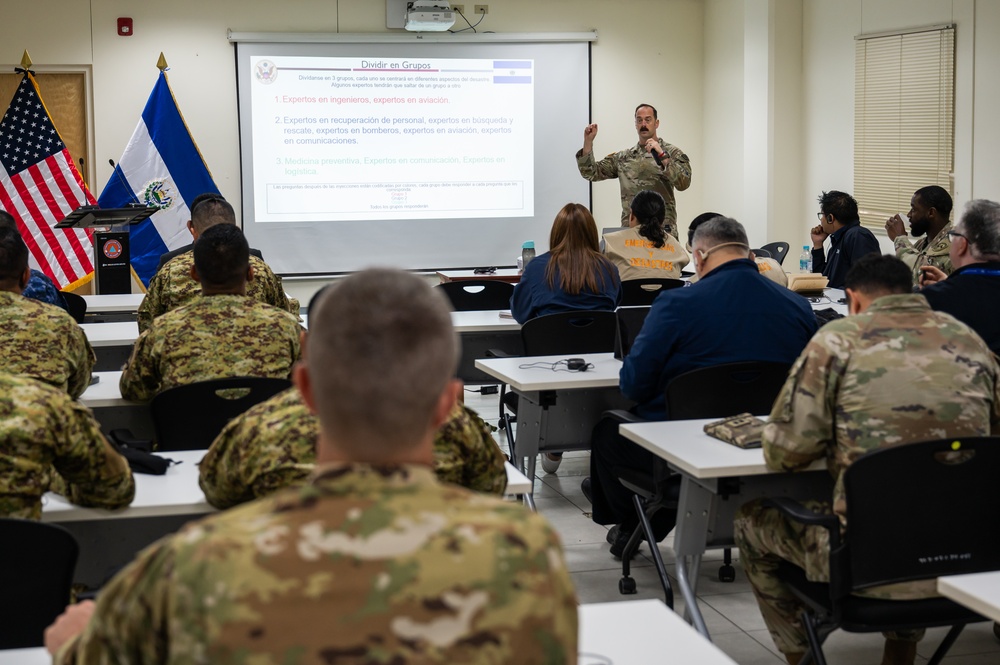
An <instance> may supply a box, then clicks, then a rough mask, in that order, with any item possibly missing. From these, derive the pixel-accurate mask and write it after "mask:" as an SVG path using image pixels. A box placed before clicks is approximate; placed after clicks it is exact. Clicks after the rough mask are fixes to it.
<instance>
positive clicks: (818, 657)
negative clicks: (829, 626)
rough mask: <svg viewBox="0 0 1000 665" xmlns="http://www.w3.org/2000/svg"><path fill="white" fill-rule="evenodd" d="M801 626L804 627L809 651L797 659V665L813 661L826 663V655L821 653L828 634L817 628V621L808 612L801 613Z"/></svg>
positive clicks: (822, 664) (818, 663) (817, 663)
mask: <svg viewBox="0 0 1000 665" xmlns="http://www.w3.org/2000/svg"><path fill="white" fill-rule="evenodd" d="M802 626H803V627H804V628H805V629H806V636H807V637H808V638H809V651H807V652H806V655H805V657H803V658H802V660H801V661H799V665H809V664H810V663H812V662H814V661H815V663H816V665H826V657H825V656H824V655H823V642H824V641H825V640H826V638H827V636H828V635H829V631H827V632H826V633H825V634H824V633H823V632H822V631H820V629H819V622H818V621H817V620H816V617H814V616H813V615H812V613H810V612H803V613H802Z"/></svg>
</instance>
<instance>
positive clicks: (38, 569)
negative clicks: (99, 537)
mask: <svg viewBox="0 0 1000 665" xmlns="http://www.w3.org/2000/svg"><path fill="white" fill-rule="evenodd" d="M0 543H3V545H2V546H0V589H3V600H4V602H3V603H2V604H0V649H23V648H27V647H40V646H42V645H43V634H44V632H45V629H46V628H48V627H49V625H51V624H52V622H53V621H55V619H56V617H58V616H59V615H60V614H61V613H62V611H63V610H64V609H66V605H67V604H68V603H69V600H70V587H71V586H72V584H73V570H74V568H76V559H77V556H78V554H79V552H80V548H79V546H78V545H77V543H76V539H75V538H74V537H73V534H71V533H70V532H69V531H67V530H66V529H64V528H62V527H60V526H57V525H55V524H43V523H41V522H33V521H30V520H17V519H0Z"/></svg>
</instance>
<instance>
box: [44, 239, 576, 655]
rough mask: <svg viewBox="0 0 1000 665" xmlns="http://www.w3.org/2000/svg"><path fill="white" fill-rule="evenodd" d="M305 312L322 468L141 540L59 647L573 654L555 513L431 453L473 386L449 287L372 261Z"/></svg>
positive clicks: (73, 619)
mask: <svg viewBox="0 0 1000 665" xmlns="http://www.w3.org/2000/svg"><path fill="white" fill-rule="evenodd" d="M201 242H204V240H200V241H199V244H200V243H201ZM196 247H197V245H196ZM309 323H310V331H309V336H308V338H307V340H306V343H307V345H308V350H307V354H306V360H305V362H303V363H300V364H299V365H298V366H297V367H296V370H295V382H296V384H297V386H298V388H299V390H300V392H301V393H302V396H303V400H304V401H305V403H306V404H307V405H308V407H309V409H310V411H312V412H314V413H315V414H316V415H317V417H318V418H319V423H320V434H319V438H318V439H317V443H316V463H317V467H316V470H315V471H314V473H313V474H312V475H311V476H310V477H309V479H308V480H307V481H306V482H305V483H304V484H303V485H302V486H301V487H297V488H293V489H288V490H284V491H282V492H279V493H277V494H275V495H273V496H270V497H267V498H264V499H259V500H257V501H254V502H251V503H248V504H245V505H243V506H239V507H237V508H233V509H232V510H228V511H226V512H223V513H219V514H217V515H213V516H211V517H208V518H206V519H204V520H200V521H197V522H193V523H191V524H188V525H187V526H185V527H184V528H183V529H182V530H181V531H180V532H179V533H178V534H177V535H176V536H168V537H167V538H164V539H162V540H160V541H159V542H157V543H156V544H154V545H152V546H151V547H149V548H147V549H146V550H145V551H143V552H142V553H141V554H140V555H139V557H138V559H137V560H136V561H135V562H134V563H133V564H131V565H130V566H128V567H127V568H126V569H124V570H123V571H121V572H120V573H119V574H118V575H117V576H116V577H115V578H114V579H112V580H111V582H109V583H108V584H107V585H106V586H105V587H104V589H103V590H102V591H101V595H100V596H99V597H98V601H97V604H96V605H95V604H93V603H91V602H89V601H88V602H86V603H82V604H80V605H75V606H72V607H70V608H68V609H67V611H66V613H64V614H63V615H62V616H61V617H60V618H59V619H58V620H57V621H56V623H55V624H53V626H51V627H50V628H49V629H48V630H47V631H46V638H45V641H46V646H47V648H48V650H49V652H50V653H53V654H55V655H56V657H55V660H54V662H56V663H60V664H68V663H85V662H94V661H97V662H101V661H104V662H110V661H112V660H122V661H128V662H132V663H140V662H141V663H147V664H153V663H182V662H191V663H193V662H201V663H236V662H243V663H324V662H325V663H374V662H381V663H547V664H548V663H552V664H555V663H559V664H561V665H569V664H570V663H576V658H577V656H576V649H577V607H576V594H575V593H574V591H573V585H572V582H571V581H570V576H569V571H568V570H567V568H566V563H565V560H564V558H563V553H562V546H561V545H560V543H559V537H558V535H557V534H556V533H555V531H554V530H553V529H552V527H551V526H549V524H548V523H547V522H546V521H545V519H544V518H543V517H542V516H541V515H538V514H536V513H532V512H531V511H528V510H525V509H524V507H523V506H520V505H517V504H513V503H509V502H505V501H502V500H500V499H498V498H495V497H490V496H486V495H483V494H478V493H475V492H470V491H469V490H467V489H465V488H462V487H458V486H456V485H450V484H446V483H441V482H440V481H438V480H437V479H436V478H435V477H434V474H433V472H432V471H431V468H430V467H431V464H432V462H433V448H432V440H433V438H434V433H435V432H436V431H437V430H438V428H439V427H440V425H441V424H442V423H443V422H444V421H445V419H446V418H447V416H448V414H449V413H450V412H451V409H452V407H453V406H454V404H455V401H456V398H457V396H458V393H459V392H460V391H461V389H462V388H461V383H460V382H458V381H456V380H454V379H453V378H452V377H454V376H455V371H456V369H457V367H458V356H459V354H458V340H457V338H456V336H455V332H454V329H453V328H452V325H451V317H450V312H449V307H448V304H447V302H446V301H445V298H444V297H443V296H442V295H441V294H440V293H437V292H435V291H434V290H433V289H432V288H431V287H430V286H429V285H428V284H427V283H426V282H425V280H423V279H422V278H420V277H418V276H416V275H410V274H406V273H403V272H399V271H390V270H373V271H366V272H361V273H357V274H354V275H351V276H350V277H348V278H346V279H344V280H343V281H341V282H340V283H338V285H337V286H336V288H333V289H329V290H328V291H327V292H325V293H324V294H323V296H322V297H321V300H320V301H319V303H318V305H317V306H316V308H315V312H314V315H313V316H312V317H311V318H310V321H309ZM387 377H391V380H387ZM401 385H402V386H406V389H405V390H402V391H401V390H399V386H401Z"/></svg>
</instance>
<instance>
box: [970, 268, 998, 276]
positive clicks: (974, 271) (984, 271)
mask: <svg viewBox="0 0 1000 665" xmlns="http://www.w3.org/2000/svg"><path fill="white" fill-rule="evenodd" d="M961 274H963V275H990V276H991V277H1000V270H997V269H996V268H969V269H968V270H963V271H962V273H961Z"/></svg>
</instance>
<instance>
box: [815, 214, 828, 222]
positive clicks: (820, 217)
mask: <svg viewBox="0 0 1000 665" xmlns="http://www.w3.org/2000/svg"><path fill="white" fill-rule="evenodd" d="M824 217H826V215H824V214H823V213H821V212H818V213H816V219H818V220H819V221H821V222H822V221H823V218H824Z"/></svg>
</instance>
